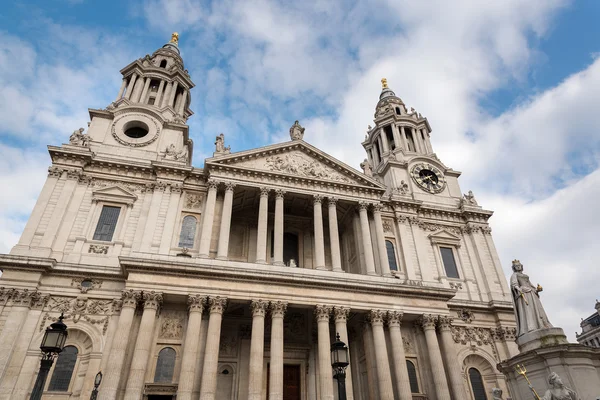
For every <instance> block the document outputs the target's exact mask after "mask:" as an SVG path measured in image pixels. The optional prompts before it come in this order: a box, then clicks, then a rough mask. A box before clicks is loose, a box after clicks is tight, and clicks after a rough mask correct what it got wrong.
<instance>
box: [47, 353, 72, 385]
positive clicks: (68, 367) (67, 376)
mask: <svg viewBox="0 0 600 400" xmlns="http://www.w3.org/2000/svg"><path fill="white" fill-rule="evenodd" d="M76 362H77V347H75V346H66V347H65V348H63V351H62V352H61V353H60V354H59V355H58V360H57V361H56V367H54V373H53V374H52V378H51V379H50V385H48V391H51V392H67V391H68V390H69V384H70V383H71V377H72V376H73V370H74V369H75V363H76Z"/></svg>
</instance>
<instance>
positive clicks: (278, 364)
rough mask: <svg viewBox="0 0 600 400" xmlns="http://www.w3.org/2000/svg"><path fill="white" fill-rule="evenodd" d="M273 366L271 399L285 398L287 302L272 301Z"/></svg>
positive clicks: (270, 387) (270, 386)
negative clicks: (284, 364) (284, 369)
mask: <svg viewBox="0 0 600 400" xmlns="http://www.w3.org/2000/svg"><path fill="white" fill-rule="evenodd" d="M269 308H270V309H271V366H270V370H269V374H270V375H269V400H283V317H284V315H285V312H286V311H287V303H286V302H283V301H272V302H271V305H270V307H269Z"/></svg>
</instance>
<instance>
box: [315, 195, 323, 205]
mask: <svg viewBox="0 0 600 400" xmlns="http://www.w3.org/2000/svg"><path fill="white" fill-rule="evenodd" d="M322 202H323V196H322V195H320V194H314V195H313V204H321V203H322Z"/></svg>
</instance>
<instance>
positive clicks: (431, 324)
mask: <svg viewBox="0 0 600 400" xmlns="http://www.w3.org/2000/svg"><path fill="white" fill-rule="evenodd" d="M437 319H438V318H437V316H435V315H431V314H424V315H422V316H421V318H419V320H418V321H417V323H418V324H419V325H420V326H421V327H422V328H423V330H428V329H435V325H436V324H437Z"/></svg>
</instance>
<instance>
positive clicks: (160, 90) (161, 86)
mask: <svg viewBox="0 0 600 400" xmlns="http://www.w3.org/2000/svg"><path fill="white" fill-rule="evenodd" d="M164 87H165V81H163V80H161V81H160V83H159V84H158V90H157V91H156V98H155V99H154V105H155V106H156V107H158V108H160V102H161V101H162V97H163V89H164Z"/></svg>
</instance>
